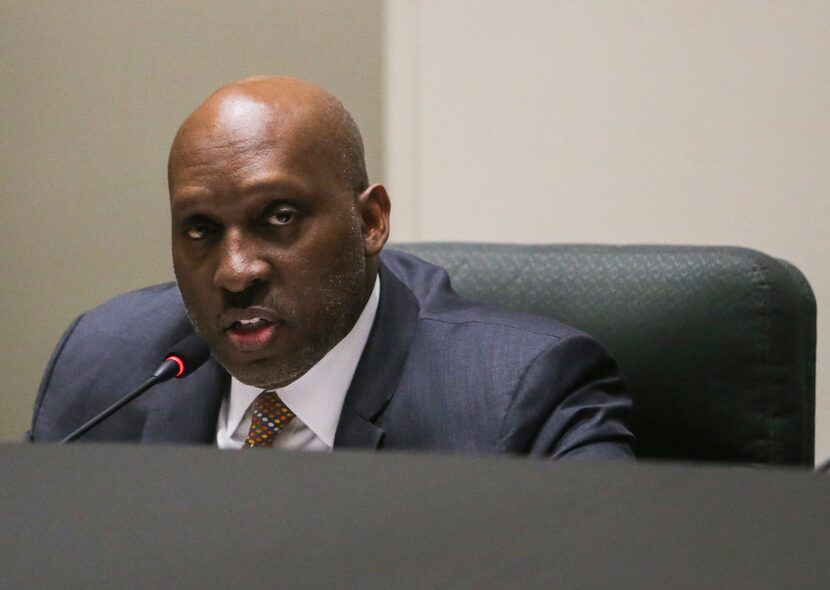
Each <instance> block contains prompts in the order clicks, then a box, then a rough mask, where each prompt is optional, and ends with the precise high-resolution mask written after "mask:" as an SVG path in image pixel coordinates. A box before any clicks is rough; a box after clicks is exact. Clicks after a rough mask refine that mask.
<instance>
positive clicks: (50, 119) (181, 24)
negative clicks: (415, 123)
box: [0, 0, 383, 439]
mask: <svg viewBox="0 0 830 590" xmlns="http://www.w3.org/2000/svg"><path fill="white" fill-rule="evenodd" d="M381 18H382V4H381V2H380V0H373V1H361V2H333V1H326V2H307V1H304V0H294V1H286V0H274V1H270V2H265V1H260V2H233V1H231V0H228V1H220V0H198V1H197V0H190V1H182V0H176V1H155V2H153V1H150V2H136V3H132V2H120V1H115V0H113V1H103V0H101V1H97V2H96V1H91V0H85V1H77V2H57V1H33V0H25V1H24V0H19V1H6V2H3V3H2V5H0V68H1V69H0V80H2V83H0V178H2V180H3V182H2V189H0V190H2V197H0V199H2V200H0V274H2V276H3V288H2V289H0V309H2V321H0V345H1V346H2V354H0V438H2V439H15V438H19V437H20V436H21V435H22V433H23V431H24V430H25V429H26V427H27V425H28V422H29V419H30V415H31V407H32V402H33V400H34V395H35V390H36V387H37V383H38V382H39V381H40V376H41V372H42V371H43V367H44V366H45V365H46V362H47V360H48V357H49V354H50V353H51V350H52V348H53V346H54V344H55V342H56V341H57V339H58V338H59V336H60V335H61V333H62V331H63V329H64V328H65V327H66V325H67V324H68V323H69V322H70V321H71V320H72V318H74V317H75V316H76V315H77V314H78V313H80V312H81V311H83V310H84V309H87V308H89V307H90V306H92V305H95V304H97V303H100V302H101V301H103V300H104V299H106V298H107V297H109V296H111V295H114V294H116V293H119V292H122V291H125V290H128V289H134V288H137V287H141V286H145V285H147V284H150V283H154V282H160V281H166V280H170V279H171V277H172V275H171V271H170V263H169V252H168V241H169V239H168V231H169V230H168V221H167V213H166V207H167V205H166V185H165V177H164V173H165V165H166V159H167V149H168V146H169V142H170V140H171V139H172V136H173V134H174V133H175V131H176V127H177V126H178V124H179V122H180V120H181V119H182V118H183V117H184V116H185V115H186V114H187V113H188V112H189V111H190V110H191V109H192V108H193V107H194V106H195V105H196V104H198V102H199V101H201V100H202V98H204V96H205V95H206V94H207V93H209V92H210V91H212V90H213V89H215V88H216V87H217V86H219V85H221V84H223V83H226V82H230V81H232V80H235V79H237V78H240V77H244V76H247V75H251V74H256V73H269V72H277V73H284V74H288V75H293V76H296V77H300V78H304V79H307V80H311V81H314V82H316V83H318V84H321V85H323V86H325V87H327V88H330V89H331V90H332V91H333V92H334V93H335V94H337V95H338V96H339V97H340V98H341V99H343V101H344V102H345V103H346V105H347V106H348V107H349V108H350V109H351V110H352V113H353V114H354V115H355V118H356V119H357V121H358V124H359V125H360V126H361V129H362V130H363V133H364V138H365V140H366V144H367V157H368V162H369V167H370V173H374V174H375V175H376V176H377V175H381V174H382V172H383V161H382V147H381V141H382V137H381V133H382V102H381V101H382V79H381V75H382V61H381V43H382V41H381V39H380V37H379V32H380V31H381ZM136 328H139V327H138V326H137V327H136Z"/></svg>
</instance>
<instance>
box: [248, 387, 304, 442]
mask: <svg viewBox="0 0 830 590" xmlns="http://www.w3.org/2000/svg"><path fill="white" fill-rule="evenodd" d="M253 408H254V415H253V417H252V418H251V428H250V429H249V430H248V438H246V439H245V444H244V445H243V448H251V447H270V446H271V445H273V444H274V437H275V436H277V434H279V432H280V430H282V429H283V428H285V427H286V426H287V425H288V423H289V422H291V420H293V419H294V412H292V411H291V410H289V409H288V407H287V406H286V405H285V404H284V403H282V400H281V399H280V398H279V396H278V395H277V393H276V392H275V391H263V392H262V393H260V394H259V395H258V396H257V398H256V399H255V400H254V404H253Z"/></svg>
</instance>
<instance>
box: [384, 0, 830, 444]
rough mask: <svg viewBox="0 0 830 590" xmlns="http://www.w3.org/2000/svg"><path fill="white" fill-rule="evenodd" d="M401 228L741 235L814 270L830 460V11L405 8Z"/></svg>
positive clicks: (654, 238) (397, 151) (489, 5)
mask: <svg viewBox="0 0 830 590" xmlns="http://www.w3.org/2000/svg"><path fill="white" fill-rule="evenodd" d="M386 8H387V14H388V18H387V20H386V24H387V52H386V56H387V62H386V68H387V75H386V80H387V89H386V93H387V98H386V100H387V104H388V106H389V108H388V110H387V120H386V129H387V149H388V152H387V171H388V175H387V177H388V178H387V180H388V182H387V184H388V186H389V188H390V191H391V193H392V195H393V202H394V203H395V209H396V210H398V211H404V212H406V214H407V217H406V218H405V219H403V220H401V219H398V220H397V221H395V217H394V215H393V222H394V223H393V227H394V228H395V229H396V230H397V231H396V234H395V235H396V237H397V238H399V239H424V240H479V241H503V242H602V243H637V242H654V243H678V244H734V245H741V246H748V247H752V248H757V249H760V250H763V251H765V252H767V253H769V254H772V255H775V256H779V257H783V258H786V259H788V260H790V261H792V262H794V263H795V264H796V265H798V266H799V267H800V268H801V269H802V271H804V272H805V274H806V275H807V277H808V278H809V279H810V281H811V283H812V285H813V288H814V289H815V292H816V297H817V300H818V308H819V351H818V367H819V368H818V387H817V397H818V404H817V410H818V418H817V430H818V435H817V457H826V456H828V455H830V347H828V346H826V345H825V344H826V343H827V341H828V336H830V322H828V320H827V316H826V314H825V311H824V310H825V309H826V308H827V306H828V305H830V252H828V251H830V234H828V226H830V207H828V205H830V112H828V111H829V110H830V108H829V107H830V35H828V31H830V3H828V2H826V1H823V0H819V1H803V0H802V1H798V2H784V1H780V2H773V1H769V0H766V1H757V0H753V1H743V2H714V1H699V0H694V1H692V0H688V1H682V2H681V1H675V2H667V1H654V2H639V1H633V0H627V1H619V2H608V1H606V0H596V1H585V2H570V1H564V0H563V1H553V2H551V1H544V0H539V1H531V0H510V1H507V0H503V1H500V2H479V1H476V0H464V1H459V0H456V1H446V0H442V1H438V0H407V1H397V0H390V1H388V2H387V3H386Z"/></svg>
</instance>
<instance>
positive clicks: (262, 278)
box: [213, 231, 271, 293]
mask: <svg viewBox="0 0 830 590" xmlns="http://www.w3.org/2000/svg"><path fill="white" fill-rule="evenodd" d="M219 256H220V259H219V264H218V265H217V267H216V272H215V274H214V276H213V283H214V285H215V286H217V287H220V288H222V289H225V290H227V291H230V292H232V293H241V292H243V291H245V290H246V289H248V288H250V287H252V286H254V285H257V284H259V283H264V282H266V281H268V279H269V278H270V276H271V265H270V264H269V263H268V261H267V260H265V259H264V257H263V256H262V254H261V252H259V249H258V247H257V245H256V243H255V240H253V239H251V238H249V237H246V236H245V235H243V234H242V233H241V232H234V231H228V232H226V234H225V236H224V239H223V243H222V248H221V250H220V252H219Z"/></svg>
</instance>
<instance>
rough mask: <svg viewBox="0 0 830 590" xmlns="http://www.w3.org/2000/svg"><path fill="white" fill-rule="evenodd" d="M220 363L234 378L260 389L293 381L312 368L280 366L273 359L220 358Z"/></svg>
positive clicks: (274, 387) (276, 386) (282, 385)
mask: <svg viewBox="0 0 830 590" xmlns="http://www.w3.org/2000/svg"><path fill="white" fill-rule="evenodd" d="M217 360H219V363H220V364H221V365H222V366H223V367H225V370H226V371H227V372H228V373H230V374H231V375H232V376H233V377H234V378H236V379H237V380H239V381H241V382H242V383H244V384H245V385H251V386H253V387H258V388H260V389H277V388H279V387H285V386H286V385H289V384H290V383H293V382H294V381H296V380H297V379H299V378H300V377H302V376H303V375H305V373H306V372H307V371H308V370H309V369H310V368H311V366H313V364H312V365H309V366H307V367H296V366H294V367H287V366H279V365H281V363H278V362H275V361H274V360H273V359H260V360H256V361H251V362H248V363H236V362H226V360H225V359H222V358H218V359H217Z"/></svg>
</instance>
